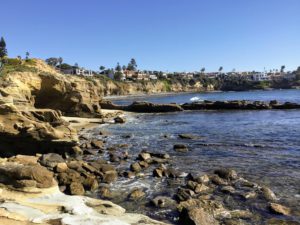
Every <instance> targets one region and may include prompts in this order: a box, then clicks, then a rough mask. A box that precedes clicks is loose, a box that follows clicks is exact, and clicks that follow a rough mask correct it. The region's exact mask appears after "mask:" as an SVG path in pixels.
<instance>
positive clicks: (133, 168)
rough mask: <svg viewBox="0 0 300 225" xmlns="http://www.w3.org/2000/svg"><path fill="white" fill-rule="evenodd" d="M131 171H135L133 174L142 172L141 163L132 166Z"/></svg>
mask: <svg viewBox="0 0 300 225" xmlns="http://www.w3.org/2000/svg"><path fill="white" fill-rule="evenodd" d="M130 170H131V171H133V172H136V173H138V172H140V171H141V170H142V168H141V166H140V164H139V163H137V162H135V163H133V164H131V165H130Z"/></svg>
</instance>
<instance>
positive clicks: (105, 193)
mask: <svg viewBox="0 0 300 225" xmlns="http://www.w3.org/2000/svg"><path fill="white" fill-rule="evenodd" d="M98 193H99V196H100V197H101V198H104V199H111V198H112V197H113V195H112V193H111V191H110V190H109V188H108V187H103V186H102V187H100V188H99V190H98Z"/></svg>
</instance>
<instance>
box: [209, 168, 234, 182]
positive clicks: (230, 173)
mask: <svg viewBox="0 0 300 225" xmlns="http://www.w3.org/2000/svg"><path fill="white" fill-rule="evenodd" d="M214 173H215V174H217V175H218V176H219V177H221V178H223V179H226V180H236V179H237V178H238V175H237V173H236V171H235V170H232V169H217V170H215V172H214Z"/></svg>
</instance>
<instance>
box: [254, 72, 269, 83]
mask: <svg viewBox="0 0 300 225" xmlns="http://www.w3.org/2000/svg"><path fill="white" fill-rule="evenodd" d="M252 80H254V81H264V80H270V77H269V76H268V74H267V73H266V72H255V73H252Z"/></svg>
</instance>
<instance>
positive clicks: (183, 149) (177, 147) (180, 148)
mask: <svg viewBox="0 0 300 225" xmlns="http://www.w3.org/2000/svg"><path fill="white" fill-rule="evenodd" d="M173 148H174V150H175V151H176V152H182V153H186V152H188V151H189V150H188V148H187V146H186V145H184V144H175V145H174V147H173Z"/></svg>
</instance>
